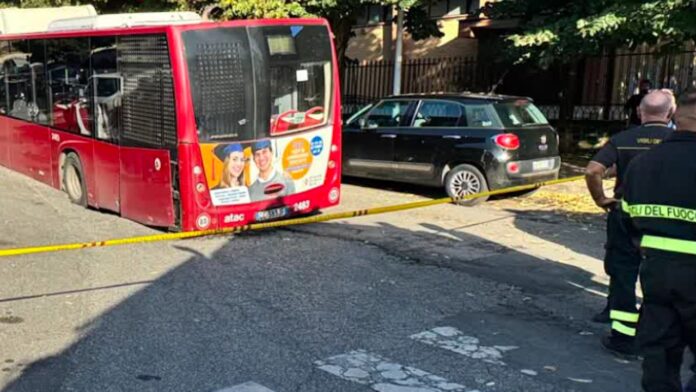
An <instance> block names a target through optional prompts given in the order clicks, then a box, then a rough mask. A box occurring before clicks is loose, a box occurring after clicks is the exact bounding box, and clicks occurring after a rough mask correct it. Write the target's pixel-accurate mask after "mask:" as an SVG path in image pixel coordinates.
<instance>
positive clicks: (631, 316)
mask: <svg viewBox="0 0 696 392" xmlns="http://www.w3.org/2000/svg"><path fill="white" fill-rule="evenodd" d="M638 317H639V315H638V313H631V312H624V311H621V310H612V311H611V313H609V318H611V319H612V320H618V321H625V322H627V323H637V322H638Z"/></svg>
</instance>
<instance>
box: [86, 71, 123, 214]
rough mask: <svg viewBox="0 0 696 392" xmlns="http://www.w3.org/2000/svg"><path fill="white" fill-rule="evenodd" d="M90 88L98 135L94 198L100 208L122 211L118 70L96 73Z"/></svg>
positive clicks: (96, 136)
mask: <svg viewBox="0 0 696 392" xmlns="http://www.w3.org/2000/svg"><path fill="white" fill-rule="evenodd" d="M89 89H90V93H89V94H88V96H89V97H90V98H89V99H90V101H91V108H92V110H91V113H92V119H93V121H92V124H93V129H94V137H95V141H94V143H93V147H94V150H93V156H94V187H95V194H94V199H95V201H96V204H97V206H98V207H99V208H104V209H107V210H111V211H115V212H120V211H121V209H120V204H121V203H120V198H121V174H120V170H121V154H120V148H119V112H120V108H121V78H120V76H119V75H118V74H105V75H94V76H93V77H92V78H91V80H90V83H89Z"/></svg>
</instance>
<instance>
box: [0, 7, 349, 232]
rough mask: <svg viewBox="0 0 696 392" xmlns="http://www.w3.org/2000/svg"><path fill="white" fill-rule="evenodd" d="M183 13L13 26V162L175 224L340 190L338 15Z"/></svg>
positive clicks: (8, 70) (7, 146)
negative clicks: (330, 20)
mask: <svg viewBox="0 0 696 392" xmlns="http://www.w3.org/2000/svg"><path fill="white" fill-rule="evenodd" d="M176 14H181V13H167V14H164V13H162V14H140V15H142V17H140V18H139V19H138V17H137V16H138V15H139V14H124V15H101V16H93V17H83V18H74V19H66V20H62V21H56V22H55V23H54V24H53V25H51V26H49V28H48V29H47V31H45V32H38V33H23V34H14V35H12V34H10V35H1V36H0V63H2V69H1V75H0V77H1V78H2V83H0V165H3V166H6V167H8V168H10V169H12V170H15V171H18V172H20V173H23V174H26V175H28V176H30V177H33V178H35V179H37V180H39V181H41V182H44V183H46V184H48V185H50V186H53V187H56V188H60V189H63V190H64V191H65V192H66V193H67V194H68V197H69V199H70V200H71V201H72V202H74V203H77V204H80V205H83V206H91V207H94V208H97V209H103V210H110V211H114V212H117V213H119V214H121V216H123V217H125V218H128V219H132V220H134V221H137V222H141V223H144V224H146V225H150V226H156V227H164V228H168V229H170V230H185V231H189V230H200V229H215V228H222V227H229V226H237V225H244V224H248V223H252V222H261V221H267V220H272V219H279V218H284V217H287V216H292V215H297V214H306V213H311V212H314V211H317V210H319V209H322V208H325V207H328V206H332V205H336V204H338V202H339V198H340V171H341V167H340V162H341V159H340V153H341V138H340V110H339V108H340V92H339V84H338V76H337V75H338V72H337V63H336V57H335V54H334V53H335V51H334V47H333V42H332V39H331V37H332V35H331V32H330V29H329V26H328V24H327V23H326V21H324V20H319V19H274V20H244V21H231V22H222V23H217V22H215V23H214V22H207V21H200V20H191V19H195V18H190V13H188V14H186V13H184V14H186V15H184V17H181V18H179V19H176ZM172 15H174V16H175V17H174V19H172ZM193 15H194V16H195V14H193ZM179 16H181V15H179ZM196 17H197V16H196ZM124 18H125V19H124ZM124 20H125V22H124ZM125 26H127V27H125Z"/></svg>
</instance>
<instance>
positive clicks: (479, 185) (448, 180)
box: [445, 164, 488, 207]
mask: <svg viewBox="0 0 696 392" xmlns="http://www.w3.org/2000/svg"><path fill="white" fill-rule="evenodd" d="M445 190H446V191H447V195H448V196H449V197H451V198H457V197H461V196H463V195H467V194H470V193H480V192H488V183H487V182H486V177H485V176H484V175H483V174H482V173H481V171H480V170H479V169H477V168H476V167H475V166H472V165H467V164H463V165H457V166H455V167H454V168H453V169H452V170H450V171H449V172H448V173H447V176H445ZM486 200H488V196H484V197H479V198H476V199H470V200H460V201H457V202H456V203H457V204H459V205H461V206H468V207H471V206H475V205H479V204H481V203H483V202H485V201H486Z"/></svg>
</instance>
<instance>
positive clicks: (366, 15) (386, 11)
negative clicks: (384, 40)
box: [357, 5, 391, 26]
mask: <svg viewBox="0 0 696 392" xmlns="http://www.w3.org/2000/svg"><path fill="white" fill-rule="evenodd" d="M390 10H391V7H387V6H381V5H368V6H365V7H364V8H363V10H362V12H361V13H360V16H358V20H357V25H358V26H367V25H375V24H380V23H385V22H391V12H390Z"/></svg>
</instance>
